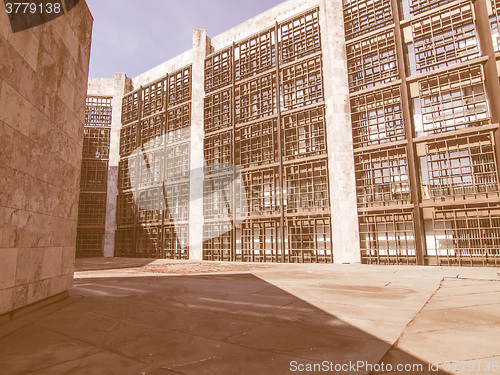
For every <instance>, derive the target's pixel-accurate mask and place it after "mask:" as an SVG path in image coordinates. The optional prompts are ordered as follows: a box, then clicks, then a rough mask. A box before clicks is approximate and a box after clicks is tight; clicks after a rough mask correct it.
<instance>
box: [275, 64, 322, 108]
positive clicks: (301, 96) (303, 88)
mask: <svg viewBox="0 0 500 375" xmlns="http://www.w3.org/2000/svg"><path fill="white" fill-rule="evenodd" d="M321 72H322V66H321V56H317V57H314V58H312V59H310V60H307V61H302V62H299V63H297V64H294V65H291V66H287V67H286V68H283V69H281V70H280V101H281V111H282V112H284V111H288V110H291V109H296V108H299V107H304V106H306V105H311V104H314V103H318V102H321V101H323V78H322V74H321Z"/></svg>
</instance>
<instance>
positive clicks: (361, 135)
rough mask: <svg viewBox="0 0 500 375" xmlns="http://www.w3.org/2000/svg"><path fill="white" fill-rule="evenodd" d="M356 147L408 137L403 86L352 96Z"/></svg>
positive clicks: (353, 129)
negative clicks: (403, 104) (402, 99)
mask: <svg viewBox="0 0 500 375" xmlns="http://www.w3.org/2000/svg"><path fill="white" fill-rule="evenodd" d="M351 123H352V133H353V143H354V147H355V148H357V147H367V146H373V145H378V144H382V143H386V142H395V141H402V140H404V139H405V127H404V123H403V107H402V104H401V90H400V86H399V85H396V86H393V87H389V88H386V89H382V90H377V91H373V92H369V93H365V94H360V95H356V96H354V97H353V98H351Z"/></svg>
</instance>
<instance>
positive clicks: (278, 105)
mask: <svg viewBox="0 0 500 375" xmlns="http://www.w3.org/2000/svg"><path fill="white" fill-rule="evenodd" d="M278 36H279V35H278V22H276V23H275V25H274V59H275V61H274V63H275V65H276V81H275V82H276V83H275V84H276V112H277V115H278V117H277V120H276V130H277V131H278V134H277V136H278V164H279V181H278V185H279V199H280V213H281V215H280V226H281V228H280V229H281V233H280V234H281V241H280V242H281V243H280V251H281V262H283V263H284V262H285V207H284V197H283V190H284V186H283V185H284V181H283V150H282V146H281V93H280V69H279V65H280V56H279V38H278ZM288 246H290V243H289V244H288ZM289 255H290V254H289Z"/></svg>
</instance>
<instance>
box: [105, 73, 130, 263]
mask: <svg viewBox="0 0 500 375" xmlns="http://www.w3.org/2000/svg"><path fill="white" fill-rule="evenodd" d="M130 87H131V80H130V78H128V77H127V76H126V75H125V74H124V73H115V81H114V88H113V99H112V101H111V105H112V107H113V113H112V121H111V135H110V142H109V165H108V187H107V198H106V228H105V231H104V254H103V255H104V256H105V257H113V256H114V253H115V231H116V197H117V196H118V162H119V161H120V129H121V126H122V97H123V95H124V94H125V92H126V90H127V89H128V88H130ZM127 91H128V90H127Z"/></svg>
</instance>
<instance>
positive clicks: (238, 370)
mask: <svg viewBox="0 0 500 375" xmlns="http://www.w3.org/2000/svg"><path fill="white" fill-rule="evenodd" d="M367 314H369V312H367ZM21 320H22V321H24V324H22V322H21V321H13V322H11V323H8V324H7V325H5V326H3V327H0V353H2V371H5V373H6V374H27V373H30V374H31V373H32V374H37V375H41V374H51V375H53V374H137V375H142V374H146V375H154V374H173V373H180V374H197V375H198V374H273V375H274V374H326V373H332V374H366V373H374V374H379V373H395V374H446V372H443V371H432V369H429V365H428V364H427V363H424V362H422V361H421V360H419V359H418V358H415V357H412V356H411V355H408V354H407V353H399V354H400V355H398V353H395V352H394V349H393V350H392V351H391V356H390V358H392V359H393V360H394V361H401V362H394V363H389V364H387V363H384V367H383V368H381V367H382V366H381V364H378V365H379V368H380V369H381V370H382V369H383V370H387V369H388V368H389V367H388V366H389V365H390V366H392V370H393V371H392V372H390V371H389V372H387V371H373V372H370V371H366V370H367V366H370V365H371V366H373V367H372V369H373V370H377V367H376V366H375V365H377V362H378V361H379V360H380V359H381V358H383V357H384V355H385V354H386V353H387V351H388V350H389V349H390V344H388V343H386V342H384V341H381V340H379V339H377V338H376V337H374V336H372V335H370V334H368V333H366V332H364V331H362V330H359V329H357V328H356V327H353V326H352V325H349V324H347V323H345V322H343V321H341V320H339V319H337V318H336V317H335V316H332V315H330V314H327V313H326V312H324V311H322V310H321V309H318V308H316V307H314V306H313V305H312V304H310V303H308V302H305V301H304V300H301V299H299V298H297V297H295V296H294V295H292V294H290V293H287V292H285V291H284V290H282V289H280V288H278V287H276V286H274V285H272V284H270V283H268V282H266V281H263V280H262V279H260V278H258V277H256V276H254V275H252V274H225V275H195V276H165V277H133V278H118V277H117V278H86V279H79V280H75V288H74V289H73V290H72V291H71V293H70V298H68V299H66V300H65V301H62V302H60V303H57V304H55V305H52V306H49V307H47V308H45V309H43V310H40V311H38V312H37V313H36V314H34V315H32V316H29V317H25V318H24V319H21ZM16 325H17V326H16ZM16 328H17V329H16ZM6 330H8V332H9V333H7V334H6V333H5V332H6ZM386 358H387V357H386ZM361 364H362V365H361ZM399 364H402V365H412V366H421V369H422V370H421V371H420V367H417V368H416V371H404V370H400V369H398V368H397V365H399ZM353 365H356V366H357V365H360V366H359V367H353ZM314 366H316V367H314ZM342 366H343V367H342ZM368 369H369V368H368ZM301 370H302V371H301Z"/></svg>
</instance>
